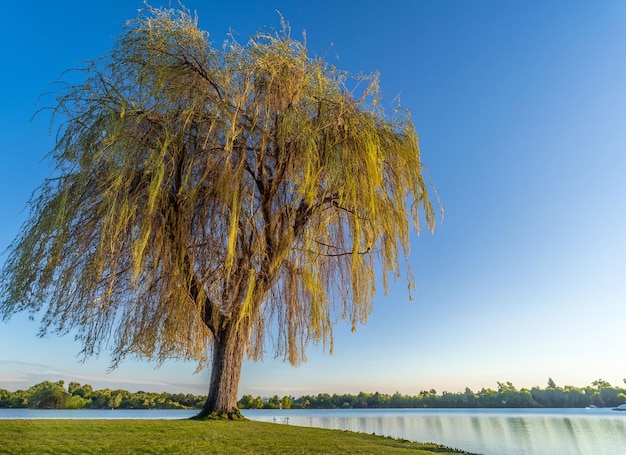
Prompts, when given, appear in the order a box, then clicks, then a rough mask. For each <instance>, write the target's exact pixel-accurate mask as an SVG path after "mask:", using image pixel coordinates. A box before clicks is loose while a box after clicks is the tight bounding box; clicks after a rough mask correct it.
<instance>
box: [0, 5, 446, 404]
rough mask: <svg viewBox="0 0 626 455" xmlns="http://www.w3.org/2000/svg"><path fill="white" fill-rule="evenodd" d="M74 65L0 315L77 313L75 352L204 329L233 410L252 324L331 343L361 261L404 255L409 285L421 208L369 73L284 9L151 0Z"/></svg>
mask: <svg viewBox="0 0 626 455" xmlns="http://www.w3.org/2000/svg"><path fill="white" fill-rule="evenodd" d="M84 71H85V78H84V81H82V82H81V83H78V84H70V85H68V86H66V87H65V88H64V89H62V90H61V91H60V92H59V94H58V98H57V106H56V108H55V109H54V116H55V117H56V118H59V117H60V118H61V119H62V121H61V123H60V127H59V129H58V136H57V142H56V147H55V148H54V150H53V151H52V152H51V154H50V157H51V159H52V161H53V162H54V163H55V164H56V170H57V172H56V174H55V176H54V177H53V178H50V179H48V180H46V181H45V182H44V184H43V185H42V186H41V187H40V188H39V190H38V191H37V193H36V194H35V195H34V196H33V198H32V199H31V201H30V208H31V212H30V217H29V219H28V221H27V222H26V224H25V226H24V228H23V230H22V231H21V234H20V235H19V237H18V238H17V239H16V240H15V242H14V243H13V244H12V246H11V248H10V250H9V256H8V259H7V261H6V263H5V266H4V268H3V270H2V274H1V276H0V290H1V291H2V295H1V297H0V313H1V314H2V315H3V316H4V318H7V317H9V316H10V315H12V314H13V313H15V312H17V311H24V310H27V311H30V312H31V313H36V312H39V311H40V310H41V309H45V313H44V316H43V320H42V333H45V332H48V331H53V332H58V333H67V332H70V331H72V332H73V333H76V336H77V338H78V339H79V340H80V341H81V342H82V343H83V351H82V353H83V354H84V355H85V356H89V355H91V354H93V353H97V352H98V351H99V350H100V349H101V347H102V346H103V345H106V344H108V343H111V345H112V347H113V348H112V360H113V366H116V365H117V364H118V362H119V361H121V360H122V359H123V358H124V357H126V356H128V355H132V356H140V357H146V358H149V359H155V360H157V361H159V362H162V361H164V360H166V359H168V358H172V357H177V358H183V359H196V360H198V361H200V365H204V363H205V362H206V361H207V360H208V351H207V347H208V346H211V347H212V362H213V363H212V379H211V386H210V388H211V390H212V391H216V390H221V391H222V392H221V393H222V394H223V395H224V396H228V397H229V398H228V399H227V400H226V401H223V400H221V398H219V399H217V398H216V399H217V402H219V403H221V404H216V403H215V402H214V403H212V404H211V405H210V406H209V405H207V406H209V407H210V408H212V409H213V410H221V411H223V410H225V411H228V412H230V411H232V410H233V409H235V408H236V391H237V384H238V382H239V371H240V369H241V358H242V357H243V355H244V354H246V353H247V355H248V356H249V357H251V358H253V359H259V358H261V357H262V355H263V353H264V351H265V350H266V348H267V347H268V337H267V335H268V334H272V335H271V337H270V341H272V342H273V343H272V344H273V347H274V349H275V351H276V353H277V355H279V356H283V357H284V358H285V359H286V360H288V361H289V362H291V363H292V364H294V365H296V364H298V363H299V362H300V361H301V360H303V359H304V358H305V348H306V346H307V344H308V343H309V342H311V341H313V342H322V343H323V344H324V345H326V346H327V347H328V348H329V349H330V350H331V351H332V348H333V345H332V325H333V323H334V322H335V321H336V320H337V319H339V318H342V319H344V320H347V321H349V322H350V324H351V325H352V327H353V329H354V328H355V327H356V325H357V324H358V323H364V322H366V320H367V316H368V315H369V314H370V311H371V304H372V300H373V297H374V294H375V292H376V281H375V271H380V274H381V277H382V287H383V288H384V289H385V290H387V288H388V284H389V278H390V277H393V278H397V277H400V275H401V267H400V262H401V259H404V260H405V261H404V262H405V263H406V266H407V272H406V276H407V279H408V282H409V287H410V288H411V287H412V286H414V284H413V276H412V273H411V270H410V267H409V262H408V253H409V249H410V234H411V231H412V229H415V230H417V231H418V232H419V230H420V225H421V224H422V223H425V224H426V226H427V227H428V228H430V229H433V228H434V224H435V214H434V211H433V206H432V204H431V202H430V200H429V196H428V191H427V184H426V180H425V178H424V176H423V170H424V167H423V165H422V162H421V159H420V150H419V146H418V136H417V133H416V130H415V128H414V125H413V123H412V121H411V119H410V116H409V113H408V111H405V110H403V109H396V110H394V112H393V114H392V115H390V116H388V115H386V114H385V112H384V110H383V109H382V108H381V107H380V103H379V101H380V92H379V84H378V76H377V75H376V74H374V75H367V76H363V75H356V76H355V75H352V74H349V73H347V72H344V71H340V70H338V69H337V68H335V67H334V66H333V65H331V64H329V63H328V62H326V61H325V60H323V59H321V58H317V57H314V56H311V55H310V54H309V52H308V50H307V48H306V45H305V44H304V43H303V42H300V41H298V40H295V39H293V38H292V37H291V34H290V30H289V27H288V26H287V25H286V24H283V27H282V29H281V30H279V31H278V32H260V33H258V34H257V35H255V36H253V37H252V38H250V40H249V41H248V42H247V43H245V44H240V43H238V42H237V41H236V40H234V39H230V40H228V41H227V42H225V43H224V44H223V46H221V47H216V46H214V45H213V44H212V43H211V41H210V40H209V36H208V33H206V32H204V31H202V30H200V29H199V28H198V26H197V18H195V17H193V16H192V15H191V14H189V12H187V11H180V10H173V9H155V8H151V7H146V8H145V9H144V10H142V11H141V12H140V14H139V16H138V17H137V18H136V19H134V20H131V21H129V22H128V24H127V25H126V27H125V29H124V31H123V33H122V35H121V36H120V37H119V38H118V39H117V41H116V44H115V46H114V48H113V49H112V51H111V52H110V53H109V54H107V55H106V56H104V57H102V58H101V59H99V60H97V61H93V62H91V63H90V64H89V65H88V66H87V67H86V68H84ZM233 383H234V392H233V390H231V389H232V387H233V385H232V384H233ZM228 384H230V385H228ZM225 389H228V390H225ZM216 393H217V392H216ZM211 397H212V392H210V393H209V401H210V400H211V399H212V398H211Z"/></svg>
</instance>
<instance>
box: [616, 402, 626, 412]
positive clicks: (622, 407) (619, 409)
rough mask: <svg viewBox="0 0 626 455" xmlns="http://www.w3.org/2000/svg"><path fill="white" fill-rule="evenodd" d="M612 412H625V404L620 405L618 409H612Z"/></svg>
mask: <svg viewBox="0 0 626 455" xmlns="http://www.w3.org/2000/svg"><path fill="white" fill-rule="evenodd" d="M613 410H614V411H626V403H624V404H620V405H619V406H618V407H616V408H613Z"/></svg>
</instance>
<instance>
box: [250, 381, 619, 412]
mask: <svg viewBox="0 0 626 455" xmlns="http://www.w3.org/2000/svg"><path fill="white" fill-rule="evenodd" d="M625 382H626V381H625ZM497 384H498V388H497V389H491V388H487V389H485V388H483V389H481V390H480V391H478V392H474V391H472V390H471V389H470V388H465V390H464V391H463V392H458V393H450V392H443V393H441V394H438V393H437V391H436V390H434V389H430V390H423V391H421V392H420V393H419V394H418V395H402V394H400V393H399V392H396V393H394V394H393V395H389V394H386V393H379V392H376V393H365V392H360V393H359V394H358V395H351V394H333V395H330V394H328V393H320V394H318V395H304V396H301V397H299V398H294V397H289V396H284V397H282V398H280V397H278V396H277V395H275V396H273V397H272V398H269V399H263V398H261V397H256V398H254V397H252V396H251V395H244V396H243V397H242V398H241V399H240V400H239V403H238V405H239V407H240V408H241V409H305V408H309V409H339V408H348V409H350V408H357V409H359V408H581V407H582V408H584V407H587V406H597V407H615V406H619V405H620V404H622V403H625V402H626V388H623V387H614V386H612V385H611V384H609V383H608V382H607V381H605V380H603V379H598V380H596V381H593V382H592V384H591V385H589V386H586V387H582V388H579V387H574V386H570V385H566V386H564V387H558V386H557V385H556V384H555V383H554V381H553V380H552V379H549V381H548V386H547V387H546V388H540V387H533V388H531V389H527V388H522V389H517V388H516V387H515V386H514V385H513V384H512V383H511V382H498V383H497Z"/></svg>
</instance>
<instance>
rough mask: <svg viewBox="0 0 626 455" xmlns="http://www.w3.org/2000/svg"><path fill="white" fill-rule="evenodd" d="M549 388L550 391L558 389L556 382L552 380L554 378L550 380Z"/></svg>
mask: <svg viewBox="0 0 626 455" xmlns="http://www.w3.org/2000/svg"><path fill="white" fill-rule="evenodd" d="M548 388H549V389H555V388H556V384H555V382H554V381H553V380H552V378H548Z"/></svg>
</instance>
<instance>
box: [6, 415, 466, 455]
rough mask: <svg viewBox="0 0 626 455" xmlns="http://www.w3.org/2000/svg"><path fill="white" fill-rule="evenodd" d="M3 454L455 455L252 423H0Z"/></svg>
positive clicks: (426, 447) (444, 450) (365, 437)
mask: <svg viewBox="0 0 626 455" xmlns="http://www.w3.org/2000/svg"><path fill="white" fill-rule="evenodd" d="M0 453H2V454H20V455H22V454H55V455H56V454H137V453H139V454H200V453H204V454H352V453H354V454H415V455H433V454H458V453H464V452H460V451H455V450H453V449H447V448H443V447H440V446H437V445H434V444H419V443H413V442H408V441H404V440H397V439H391V438H384V437H380V436H374V435H367V434H362V433H353V432H348V431H340V430H324V429H321V428H308V427H297V426H293V425H284V424H275V423H266V422H255V421H250V420H246V421H204V422H198V421H192V420H69V419H68V420H63V419H54V420H53V419H33V420H10V419H7V420H0Z"/></svg>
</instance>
